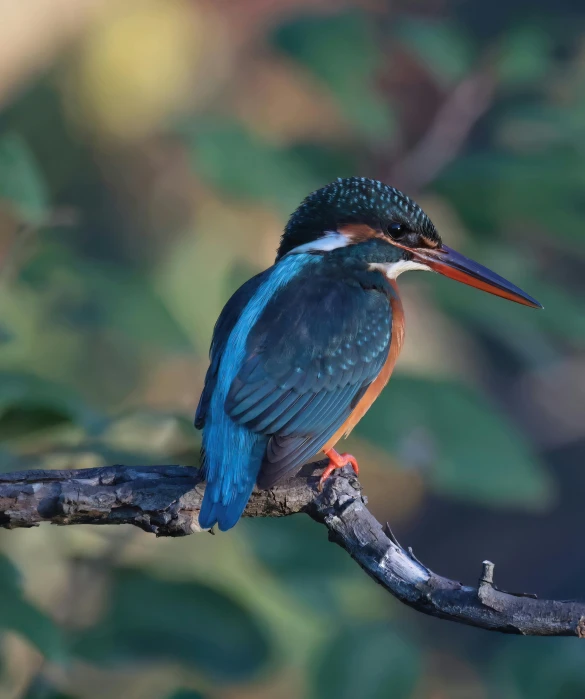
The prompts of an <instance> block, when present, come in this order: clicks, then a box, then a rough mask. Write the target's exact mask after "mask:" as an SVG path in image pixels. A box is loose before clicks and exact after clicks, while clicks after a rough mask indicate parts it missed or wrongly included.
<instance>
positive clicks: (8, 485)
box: [0, 463, 585, 638]
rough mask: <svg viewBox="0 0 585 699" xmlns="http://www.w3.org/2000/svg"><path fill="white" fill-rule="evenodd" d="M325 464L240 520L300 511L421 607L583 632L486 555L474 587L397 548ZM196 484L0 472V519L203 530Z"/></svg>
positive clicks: (155, 469)
mask: <svg viewBox="0 0 585 699" xmlns="http://www.w3.org/2000/svg"><path fill="white" fill-rule="evenodd" d="M322 466H323V464H319V463H316V464H307V465H306V466H305V467H304V468H303V469H302V470H301V472H300V473H299V474H298V475H297V476H295V477H294V478H292V479H290V480H289V481H287V482H285V483H283V484H282V485H279V486H277V487H275V488H272V489H271V490H267V491H255V492H254V493H253V495H252V498H251V500H250V502H249V504H248V506H247V508H246V511H245V513H244V516H247V517H282V516H287V515H292V514H295V513H298V512H305V513H306V514H308V515H309V516H310V517H312V518H313V519H314V520H316V521H317V522H320V523H322V524H324V525H325V526H326V527H327V529H328V530H329V539H330V540H331V541H334V542H335V543H337V544H339V545H340V546H341V547H342V548H343V549H345V551H347V553H349V555H350V556H351V557H352V558H353V559H354V560H355V561H356V562H357V563H358V564H359V565H360V566H361V567H362V568H363V570H364V571H365V572H366V573H367V574H368V575H369V576H370V577H372V578H373V579H374V580H375V581H376V582H377V583H379V584H380V585H382V587H384V588H385V589H386V590H388V591H389V592H390V593H391V594H392V595H394V596H395V597H397V598H398V599H399V600H400V601H402V602H404V603H405V604H407V605H409V606H410V607H413V608H414V609H417V610H418V611H420V612H423V613H425V614H429V615H430V616H436V617H439V618H441V619H450V620H451V621H458V622H461V623H464V624H470V625H472V626H478V627H480V628H483V629H489V630H492V631H503V632H505V633H514V634H524V635H531V636H578V637H579V638H583V637H585V603H583V602H573V601H569V602H566V601H563V602H561V601H554V600H540V599H536V597H535V596H534V595H526V594H511V593H507V592H503V591H502V590H499V589H498V588H497V587H496V586H495V585H494V581H493V571H494V566H493V564H492V563H490V562H489V561H484V563H483V567H482V573H481V576H480V579H479V583H478V587H468V586H465V585H462V584H461V583H458V582H455V581H453V580H448V579H447V578H443V577H441V576H440V575H436V574H435V573H433V572H432V571H431V570H429V569H428V568H427V567H426V566H425V565H423V564H422V563H421V562H420V561H418V560H417V559H416V557H415V556H414V554H413V553H412V550H411V549H409V550H408V551H407V550H405V549H404V548H403V547H402V546H400V544H399V543H398V542H397V541H396V538H395V537H394V535H393V534H392V532H391V531H390V529H389V527H388V526H387V525H386V531H385V528H384V527H383V526H382V525H381V524H380V522H378V521H377V520H376V519H375V517H374V516H373V515H372V514H371V513H370V512H369V511H368V509H367V507H366V503H367V501H366V499H365V498H364V497H362V495H361V486H360V484H359V482H358V480H357V479H356V477H355V475H354V474H353V471H351V469H344V470H343V471H342V472H338V473H339V475H338V476H337V477H332V478H330V479H329V480H328V481H327V482H326V484H325V487H324V489H323V492H322V493H320V492H319V491H318V490H317V483H318V478H319V474H320V472H321V468H322ZM203 490H204V486H203V483H202V478H201V474H200V472H199V470H198V469H196V468H190V467H186V466H136V467H133V466H111V467H105V468H92V469H78V470H72V471H22V472H17V473H8V474H3V475H0V525H1V526H3V527H4V528H7V529H15V528H18V527H32V526H36V525H38V524H39V523H40V522H52V523H53V524H61V525H64V524H133V525H135V526H137V527H140V528H141V529H143V530H144V531H147V532H152V533H154V534H156V535H157V536H184V535H187V534H191V533H193V532H196V531H201V530H200V529H199V526H198V525H197V515H198V512H199V508H200V505H201V498H202V495H203Z"/></svg>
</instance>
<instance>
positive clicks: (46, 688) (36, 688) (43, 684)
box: [21, 675, 75, 699]
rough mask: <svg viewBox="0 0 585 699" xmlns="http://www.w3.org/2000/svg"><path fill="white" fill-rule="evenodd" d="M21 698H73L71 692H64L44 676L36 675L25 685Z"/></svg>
mask: <svg viewBox="0 0 585 699" xmlns="http://www.w3.org/2000/svg"><path fill="white" fill-rule="evenodd" d="M21 699H75V697H74V696H73V695H72V694H68V693H67V694H66V693H65V692H62V691H61V690H60V689H58V688H57V687H55V686H54V685H53V684H52V683H51V682H50V681H49V680H48V679H47V678H46V677H44V676H43V675H38V676H37V677H35V679H34V680H33V681H32V683H31V684H30V685H29V686H28V687H27V689H26V692H25V694H23V695H21Z"/></svg>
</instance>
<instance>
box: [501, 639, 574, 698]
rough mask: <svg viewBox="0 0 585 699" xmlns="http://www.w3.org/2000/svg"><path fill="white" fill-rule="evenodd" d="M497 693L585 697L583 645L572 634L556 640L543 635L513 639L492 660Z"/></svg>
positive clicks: (509, 695)
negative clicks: (571, 636)
mask: <svg viewBox="0 0 585 699" xmlns="http://www.w3.org/2000/svg"><path fill="white" fill-rule="evenodd" d="M492 679H493V682H492V687H493V690H494V692H493V696H501V697H504V696H505V697H511V698H513V699H552V698H553V697H554V698H555V699H582V697H584V696H585V663H584V662H583V649H582V648H581V646H580V644H579V643H575V642H574V639H572V638H566V639H565V638H559V639H555V642H554V643H552V644H549V643H546V641H545V642H544V643H543V640H542V639H539V638H518V639H510V640H508V641H507V642H506V643H505V644H503V646H502V647H501V649H500V651H499V652H498V653H497V654H496V656H495V658H494V660H493V662H492Z"/></svg>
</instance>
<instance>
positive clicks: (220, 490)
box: [199, 435, 265, 532]
mask: <svg viewBox="0 0 585 699" xmlns="http://www.w3.org/2000/svg"><path fill="white" fill-rule="evenodd" d="M255 437H257V436H256V435H255ZM255 442H256V443H255V444H250V445H249V448H248V449H244V450H237V451H235V450H234V452H233V453H232V454H231V455H230V454H229V453H226V451H224V450H221V451H219V452H217V451H209V450H208V449H206V451H205V453H204V456H203V464H204V468H205V477H206V479H207V486H206V487H205V493H204V494H203V502H202V503H201V512H200V513H199V526H200V527H201V529H211V527H213V526H214V525H215V524H217V525H218V527H219V528H220V529H221V531H223V532H225V531H227V530H228V529H231V528H232V527H233V526H234V525H235V524H236V523H237V521H238V520H239V519H240V517H241V516H242V512H243V511H244V510H245V509H246V505H247V504H248V500H249V499H250V495H251V494H252V490H254V485H255V483H256V477H257V476H258V471H259V470H260V465H261V463H262V455H263V453H264V449H265V444H264V443H263V442H258V441H256V440H255Z"/></svg>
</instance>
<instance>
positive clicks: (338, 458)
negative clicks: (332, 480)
mask: <svg viewBox="0 0 585 699" xmlns="http://www.w3.org/2000/svg"><path fill="white" fill-rule="evenodd" d="M325 455H326V456H327V457H328V458H329V464H328V465H327V467H326V468H325V470H324V471H323V474H322V475H321V478H320V479H319V485H318V486H317V490H319V492H321V491H322V490H323V484H324V483H325V481H326V480H327V479H328V478H329V476H330V475H331V474H332V473H333V471H335V470H336V469H338V468H344V467H345V466H347V465H349V466H351V467H352V468H353V470H354V473H355V475H356V476H359V473H360V467H359V466H358V462H357V460H356V458H355V456H352V455H351V454H339V453H338V452H336V451H335V449H329V450H328V451H326V452H325Z"/></svg>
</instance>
